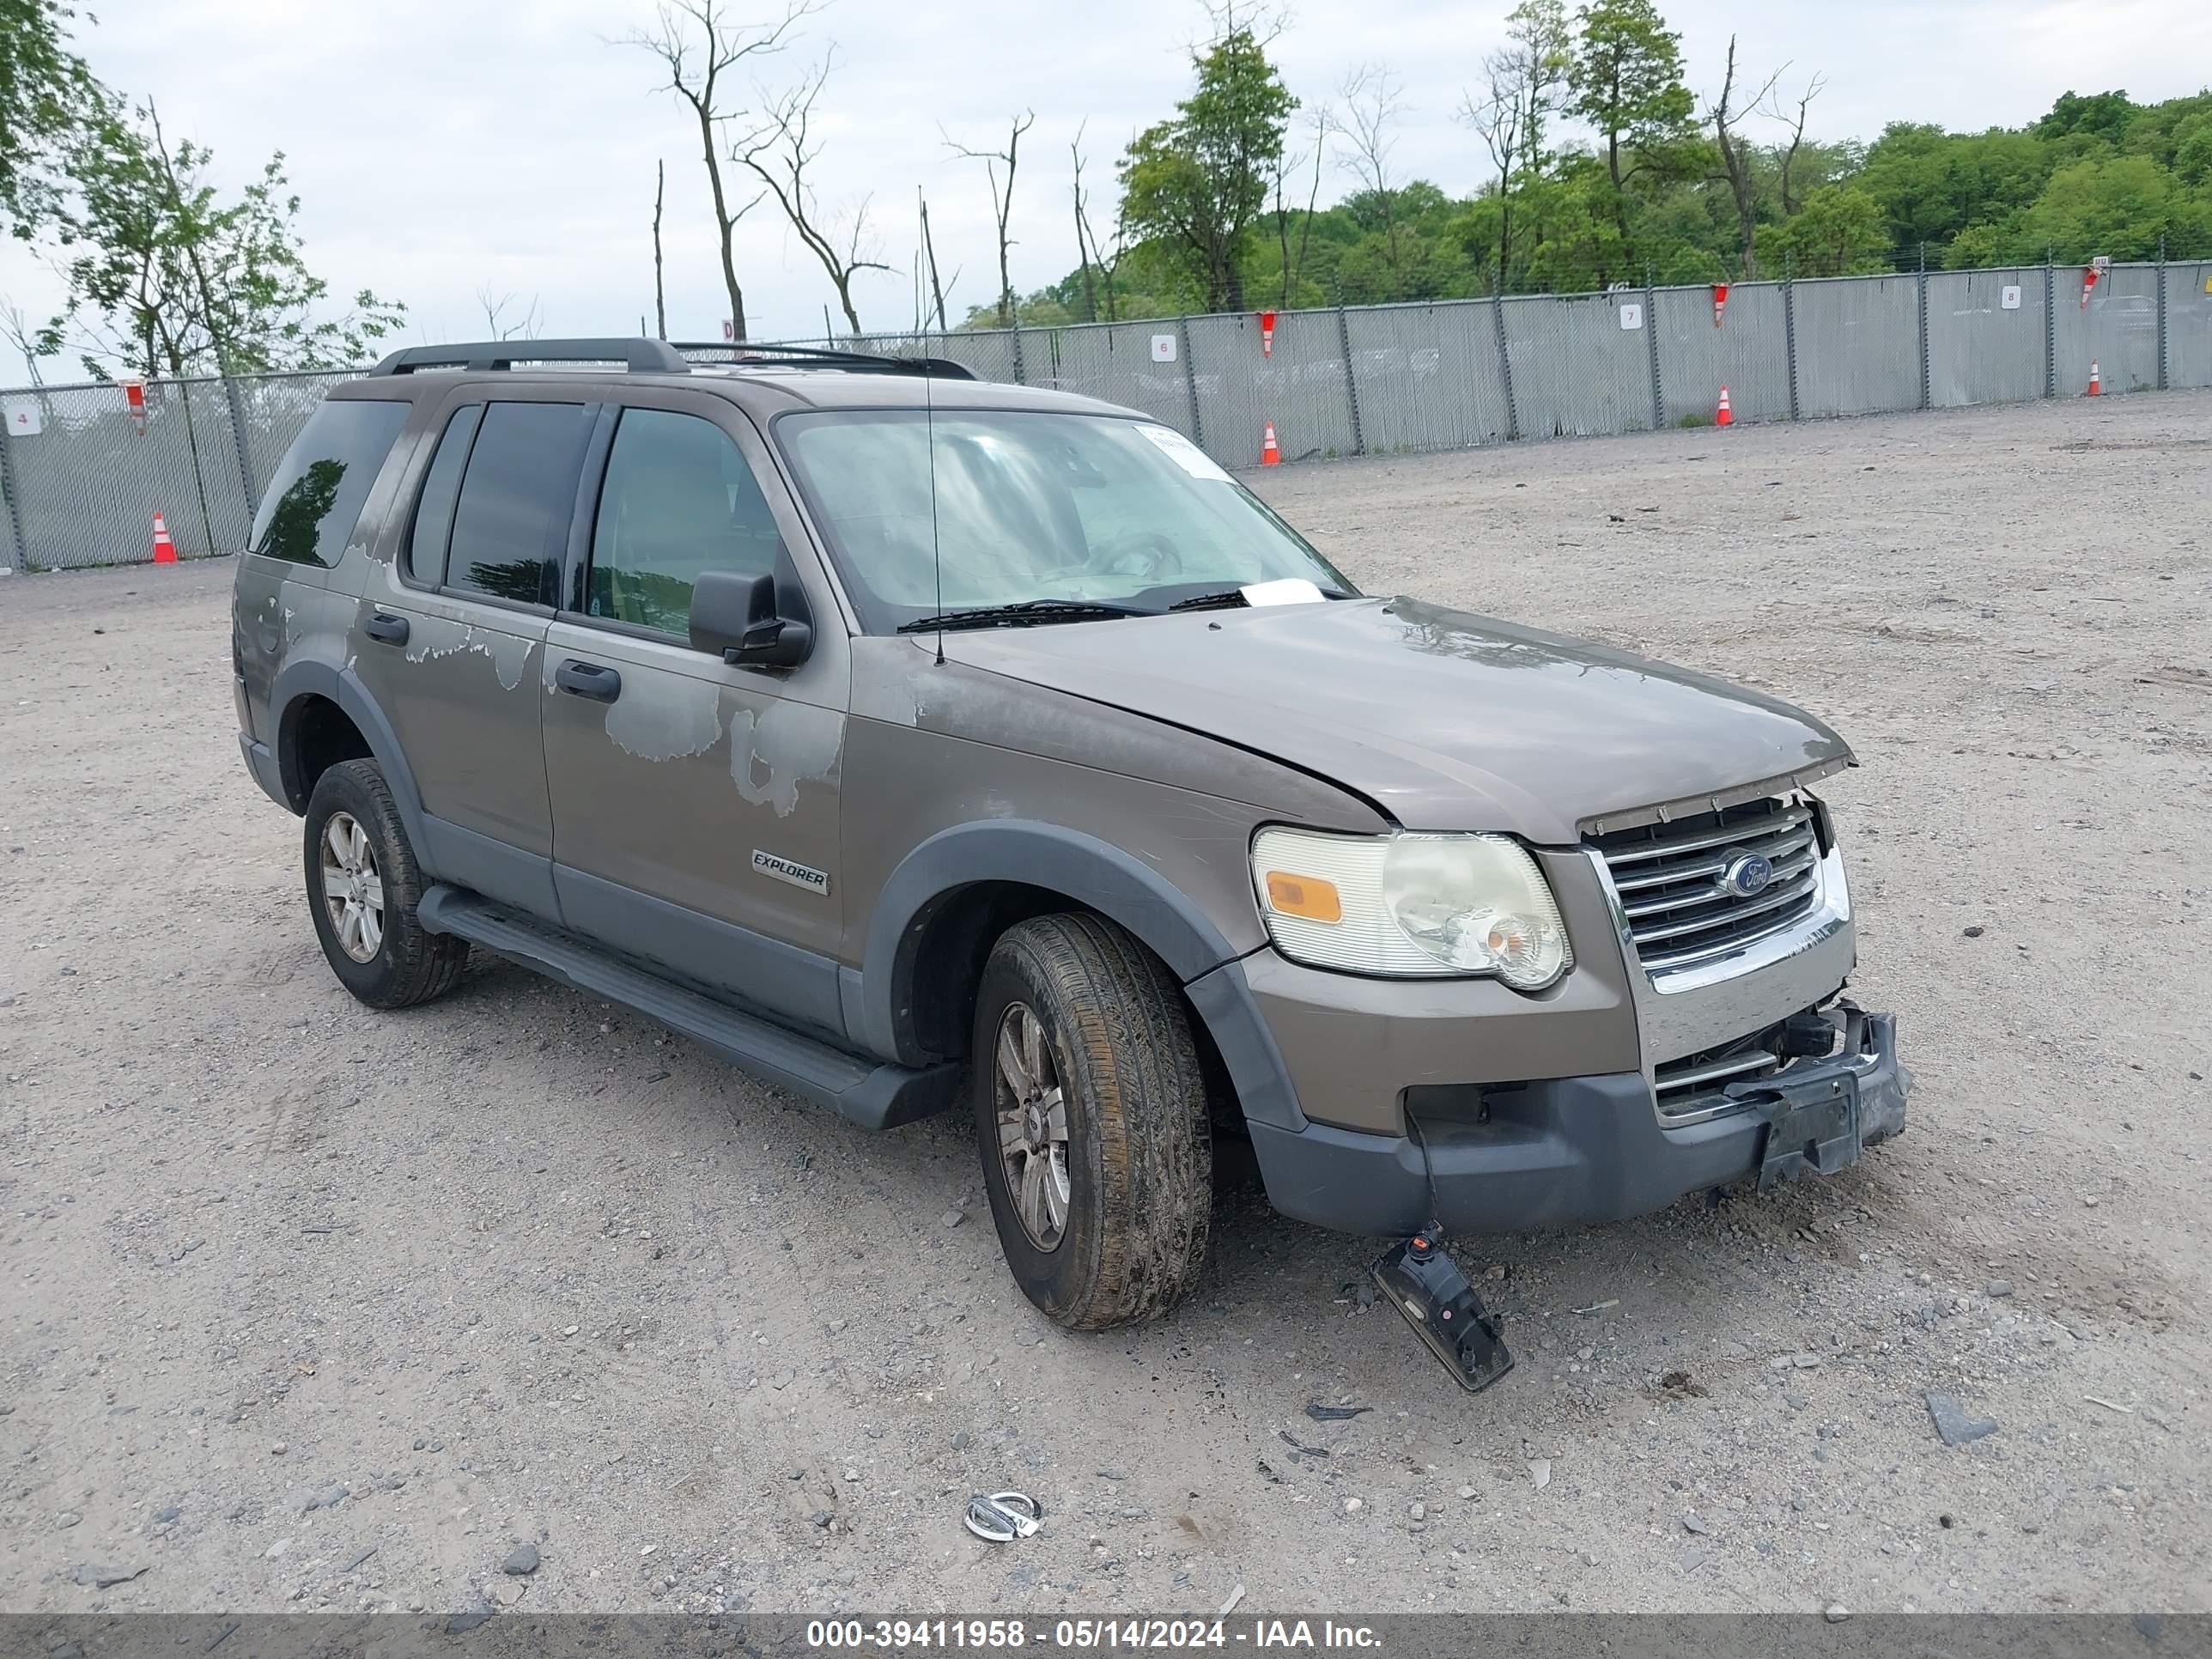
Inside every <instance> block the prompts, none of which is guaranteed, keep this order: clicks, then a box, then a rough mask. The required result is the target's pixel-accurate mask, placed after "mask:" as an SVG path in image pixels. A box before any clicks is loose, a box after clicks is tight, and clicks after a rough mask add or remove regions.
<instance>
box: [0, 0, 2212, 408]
mask: <svg viewBox="0 0 2212 1659" xmlns="http://www.w3.org/2000/svg"><path fill="white" fill-rule="evenodd" d="M737 3H738V6H739V7H740V11H739V14H738V15H750V14H747V13H745V12H744V11H743V10H742V7H743V5H744V0H737ZM780 8H781V0H759V12H760V15H763V17H765V16H768V15H771V14H773V13H775V12H777V11H779V10H780ZM1506 9H1508V8H1507V4H1506V3H1505V0H1449V3H1446V0H1301V3H1298V4H1297V6H1296V8H1295V10H1294V14H1293V16H1292V19H1291V26H1290V27H1289V29H1288V31H1287V32H1286V33H1285V34H1284V35H1283V37H1282V38H1281V40H1279V42H1278V43H1277V45H1276V46H1275V48H1274V55H1275V58H1276V61H1277V63H1278V64H1279V66H1280V68H1281V70H1282V72H1283V75H1284V77H1285V80H1286V82H1288V83H1289V85H1290V88H1291V90H1292V92H1293V93H1295V94H1297V95H1298V96H1299V97H1300V98H1302V99H1304V100H1307V101H1309V102H1311V101H1314V100H1331V99H1333V98H1334V96H1335V88H1336V86H1337V85H1338V83H1339V82H1340V81H1341V79H1342V77H1343V75H1344V72H1345V70H1346V67H1347V66H1348V65H1349V64H1353V63H1356V62H1360V61H1373V62H1380V63H1383V64H1389V66H1391V67H1392V68H1393V69H1395V70H1397V71H1398V72H1399V73H1400V74H1401V76H1402V77H1403V79H1404V82H1405V88H1406V92H1405V96H1406V100H1407V106H1408V107H1407V116H1406V119H1405V124H1404V128H1403V133H1402V137H1401V143H1400V147H1399V151H1398V160H1399V161H1400V163H1401V166H1402V167H1403V169H1404V170H1405V171H1406V172H1407V173H1408V174H1409V175H1416V176H1423V177H1426V178H1429V179H1434V180H1435V181H1436V182H1437V183H1438V184H1440V185H1443V186H1444V188H1445V189H1447V190H1449V191H1454V192H1462V191H1469V190H1471V189H1473V188H1474V185H1476V184H1477V183H1478V181H1479V179H1480V177H1481V174H1482V172H1483V164H1482V160H1481V152H1480V145H1479V143H1477V142H1476V141H1475V139H1474V137H1473V136H1472V135H1471V134H1469V133H1468V131H1466V129H1465V128H1463V127H1462V126H1461V125H1458V124H1457V123H1456V122H1455V120H1454V119H1453V112H1454V111H1455V108H1456V107H1457V106H1459V104H1460V102H1461V100H1462V90H1463V88H1466V87H1468V86H1470V85H1472V84H1474V82H1476V80H1477V79H1478V76H1479V73H1480V60H1481V58H1482V56H1483V54H1484V53H1485V52H1488V51H1490V50H1492V49H1493V48H1494V47H1495V46H1497V45H1498V43H1499V40H1500V39H1501V37H1502V30H1503V19H1504V13H1505V11H1506ZM1663 9H1664V10H1665V12H1666V15H1667V16H1668V20H1669V21H1670V22H1671V24H1672V25H1673V26H1674V27H1675V28H1676V29H1677V30H1679V31H1680V33H1681V36H1682V44H1683V50H1684V53H1685V56H1686V61H1687V67H1688V77H1689V81H1690V83H1691V85H1692V88H1695V89H1696V90H1697V91H1698V92H1699V94H1700V96H1701V97H1702V96H1704V95H1706V94H1710V93H1711V92H1712V91H1714V90H1715V89H1717V82H1718V79H1719V73H1720V68H1721V61H1722V58H1723V53H1724V52H1725V51H1726V49H1727V45H1728V38H1729V32H1730V30H1731V29H1733V30H1735V31H1736V32H1737V33H1739V34H1740V36H1741V45H1740V47H1739V56H1740V58H1741V61H1742V62H1743V63H1745V64H1747V65H1749V66H1751V67H1752V68H1753V70H1755V71H1756V72H1757V74H1758V76H1759V77H1760V78H1764V76H1765V73H1766V72H1767V71H1769V70H1772V69H1774V68H1776V67H1778V66H1780V65H1782V64H1784V63H1785V62H1786V63H1787V64H1789V65H1790V68H1789V70H1788V71H1787V73H1786V74H1785V76H1784V84H1785V86H1788V85H1794V84H1796V83H1800V82H1802V81H1803V80H1804V79H1805V77H1807V76H1809V75H1811V74H1813V73H1815V72H1817V73H1819V74H1820V75H1822V76H1826V80H1827V82H1828V85H1827V90H1826V93H1825V94H1823V95H1822V97H1821V98H1820V100H1819V101H1818V102H1817V103H1816V104H1815V105H1814V114H1813V119H1812V130H1813V131H1814V133H1815V134H1816V135H1817V136H1819V137H1873V136H1874V135H1875V133H1877V132H1878V131H1880V130H1881V126H1882V124H1883V123H1884V122H1886V121H1889V120H1893V119H1911V120H1923V121H1936V122H1941V123H1942V124H1944V125H1947V126H1950V127H1954V128H1966V129H1978V128H1980V127H1984V126H1988V125H1993V124H2000V123H2002V124H2006V125H2014V124H2017V123H2020V122H2022V121H2025V120H2028V119H2031V118H2033V117H2034V116H2036V115H2038V114H2039V113H2040V112H2043V111H2044V110H2045V109H2046V108H2047V107H2048V106H2050V104H2051V100H2053V99H2054V98H2055V97H2056V96H2057V94H2060V93H2062V92H2064V91H2066V90H2068V89H2069V88H2073V89H2075V90H2077V91H2082V92H2088V91H2094V90H2100V89H2102V88H2112V87H2124V88H2126V89H2127V90H2128V91H2129V92H2130V93H2131V94H2134V95H2135V96H2136V97H2137V98H2139V99H2146V100H2149V99H2158V98H2166V97H2171V96H2173V95H2176V94H2182V93H2188V92H2194V91H2197V90H2198V89H2199V88H2200V87H2201V85H2202V84H2203V81H2204V79H2205V76H2206V74H2207V66H2208V65H2212V8H2208V7H2207V6H2206V5H2205V4H2204V3H2203V0H1857V3H1848V4H1846V3H1835V0H1764V3H1759V4H1747V3H1742V0H1737V3H1735V4H1729V3H1725V0H1665V3H1664V5H1663ZM96 10H97V12H98V15H99V22H98V23H97V25H96V26H95V25H91V24H89V23H85V22H83V21H82V19H81V20H80V21H81V35H80V40H79V45H80V49H81V50H82V52H84V54H85V55H86V56H87V57H88V58H89V59H90V60H91V63H92V65H93V67H94V70H95V71H96V72H97V73H98V74H99V75H100V76H101V77H102V78H103V79H104V80H105V81H106V82H108V84H110V85H111V86H113V87H115V88H118V89H121V90H123V91H125V92H127V93H129V94H132V95H133V96H137V97H143V95H145V94H148V93H152V94H155V96H156V97H157V98H158V100H160V104H161V112H162V117H163V122H164V125H165V126H166V127H167V130H168V131H169V132H170V133H171V134H172V136H179V135H189V136H191V137H193V138H195V139H197V140H198V141H199V142H201V143H205V144H208V145H210V146H212V147H213V148H214V149H215V151H216V158H217V166H218V169H219V171H220V173H221V174H222V178H223V179H224V180H225V181H226V183H228V185H232V186H235V185H239V184H241V183H243V182H245V181H246V179H249V178H250V177H251V176H252V173H254V172H255V171H256V170H257V169H258V167H259V165H260V163H261V161H263V160H264V158H265V157H266V155H268V153H269V152H270V151H271V150H275V149H282V150H283V151H284V152H285V153H286V155H287V156H288V158H289V168H290V172H291V177H292V182H293V185H294V186H295V189H296V190H297V191H299V193H300V195H301V197H302V200H303V210H302V214H301V222H302V226H303V229H304V232H305V236H306V241H307V257H308V259H309V262H310V264H311V265H312V267H313V270H315V271H317V272H318V273H319V274H320V275H321V276H325V278H326V279H327V280H328V281H329V283H330V284H331V289H332V290H333V291H334V292H337V293H342V294H343V293H350V292H352V291H353V290H355V289H358V288H361V287H363V286H367V287H370V288H373V289H375V290H376V291H377V292H378V293H379V294H380V295H386V296H387V297H393V298H398V299H400V300H403V301H405V303H406V305H407V307H408V310H409V313H410V336H409V337H410V341H411V340H420V339H429V340H454V339H467V338H471V337H480V336H481V335H482V333H483V313H482V308H481V307H480V306H479V304H478V301H477V290H478V289H489V292H490V293H492V294H493V295H495V296H498V295H506V294H510V293H511V294H513V295H515V296H516V299H515V306H516V307H517V308H520V307H524V306H526V305H527V304H528V303H529V302H530V301H531V300H532V298H533V297H534V298H536V300H537V301H538V304H539V306H540V308H541V312H542V315H543V318H544V327H543V329H542V332H544V333H546V334H555V333H566V334H593V333H627V332H629V331H634V330H635V328H636V327H637V325H638V319H639V316H640V314H641V313H648V314H649V313H650V312H651V310H652V306H653V268H652V244H651V239H650V233H649V218H650V214H651V209H652V199H653V163H654V161H656V160H657V159H662V158H665V160H666V161H667V164H668V218H667V228H666V231H665V241H666V249H667V258H668V272H667V284H668V310H669V324H670V331H671V333H672V334H674V335H676V336H677V337H679V338H684V337H688V338H711V337H716V336H717V335H718V334H719V331H720V319H721V318H722V316H723V315H724V313H726V310H727V307H726V304H725V303H724V301H723V299H722V290H721V282H720V271H719V270H718V268H717V265H716V261H715V255H714V231H713V224H712V220H711V217H710V216H709V214H708V205H707V194H706V186H705V182H704V173H703V168H702V163H701V159H700V155H699V151H698V145H697V135H696V126H694V125H690V114H689V112H688V111H685V110H684V109H683V108H682V107H681V106H678V104H677V103H676V101H675V100H673V99H672V98H671V97H670V96H669V95H667V94H665V93H656V92H655V91H654V90H653V86H654V78H655V76H654V70H655V64H654V61H653V59H651V58H648V57H647V56H646V55H645V54H644V53H642V52H636V51H635V50H627V49H624V48H622V47H619V46H613V45H610V44H607V42H608V40H610V39H611V38H612V37H616V36H618V35H620V34H622V33H624V32H625V31H627V30H629V29H631V28H634V27H638V26H640V25H642V24H648V23H650V22H651V21H652V14H653V6H652V4H651V0H506V3H489V0H106V3H103V4H100V5H98V6H97V7H96ZM1204 26H1205V14H1204V12H1203V10H1202V9H1201V8H1200V5H1199V4H1198V3H1197V0H1114V3H1111V4H1107V5H1088V6H1073V5H1046V4H1043V3H1039V0H962V3H960V4H959V5H957V6H952V5H945V4H934V3H929V0H921V3H916V0H833V3H830V4H829V5H828V6H827V7H826V8H825V9H824V10H823V13H822V14H821V15H820V16H818V17H817V18H816V19H814V20H813V21H811V23H810V24H809V26H808V27H807V31H806V33H805V37H804V38H803V39H802V40H800V41H799V43H798V45H797V46H795V47H794V48H793V51H792V52H790V53H788V54H787V55H786V56H785V57H784V58H781V59H772V60H769V61H768V62H766V63H765V64H763V72H764V73H765V74H766V75H767V76H769V78H770V79H771V80H781V79H784V78H786V77H788V76H791V75H793V74H795V73H796V72H797V71H798V70H799V69H800V68H801V67H802V66H803V64H804V63H805V61H806V60H808V59H810V58H812V57H815V56H817V55H818V54H819V53H820V52H822V51H823V49H825V48H826V47H828V46H829V45H830V44H831V43H832V42H834V43H835V44H836V48H837V60H838V66H837V68H836V72H835V74H834V76H833V77H832V79H831V81H830V84H829V89H828V92H827V93H826V94H825V96H824V99H823V114H824V117H825V119H824V121H823V126H822V132H823V137H824V138H825V140H826V148H825V149H824V152H823V156H822V159H821V161H820V164H819V166H820V170H821V174H822V180H821V187H822V193H823V197H824V198H825V201H826V202H827V203H828V204H831V205H833V206H834V205H836V204H844V205H846V206H848V207H849V206H850V205H851V204H854V203H857V202H858V201H859V200H860V198H861V197H864V196H870V195H872V223H873V224H874V226H875V235H874V239H873V240H874V241H875V244H876V246H877V248H878V252H879V257H881V258H883V259H884V261H885V262H886V263H887V264H890V265H891V266H893V267H894V270H893V271H892V273H891V274H890V275H888V276H876V275H871V276H864V277H863V278H862V279H861V282H860V285H859V288H858V289H857V293H856V298H857V300H858V303H859V307H860V320H861V322H862V323H863V324H864V325H867V326H870V327H885V328H890V327H903V326H910V325H912V321H913V315H914V303H913V288H912V277H911V275H910V272H911V270H912V259H913V249H914V246H915V187H916V186H917V185H920V186H921V187H923V188H924V189H926V190H927V192H928V194H929V199H930V215H931V222H932V228H933V234H934V237H935V240H936V243H937V250H938V261H939V266H940V268H941V269H942V270H944V271H945V274H946V275H947V276H948V277H949V276H950V275H951V271H952V270H953V269H954V268H955V267H957V268H958V269H959V271H960V276H959V278H958V282H957V286H956V287H955V288H954V289H953V291H952V294H951V296H950V299H951V307H952V309H953V313H954V315H955V317H956V319H957V316H958V315H959V314H960V313H962V312H963V311H964V309H965V307H966V306H968V305H969V304H974V303H980V302H982V301H987V300H988V299H989V298H990V297H991V295H992V293H993V291H994V288H995V285H996V279H995V273H994V270H993V266H994V250H993V239H992V229H991V211H990V199H989V195H988V191H987V186H986V184H985V180H984V177H983V172H982V168H981V165H980V164H979V163H976V162H972V161H960V160H957V159H955V158H953V157H951V155H950V154H949V152H948V151H947V150H946V149H945V144H944V142H943V140H942V138H941V137H940V136H939V128H940V126H941V127H942V128H943V129H944V130H945V131H946V132H949V133H950V134H951V136H952V137H955V138H957V139H960V140H962V141H963V142H966V143H970V144H975V145H982V144H985V143H990V144H992V145H993V146H994V147H995V145H996V143H997V142H998V141H1000V140H1002V139H1003V137H1004V136H1005V127H1006V118H1007V117H1008V115H1009V114H1010V113H1012V112H1014V111H1016V110H1019V109H1024V108H1031V109H1034V110H1035V111H1036V126H1035V127H1034V128H1033V129H1032V130H1031V131H1030V133H1029V134H1028V136H1027V137H1025V138H1024V140H1023V144H1022V157H1021V159H1022V167H1021V173H1020V176H1019V179H1018V184H1017V187H1016V194H1015V211H1014V233H1015V236H1016V239H1017V242H1018V246H1016V247H1015V249H1014V252H1013V263H1014V281H1015V284H1016V286H1017V287H1018V289H1022V290H1024V291H1027V290H1029V289H1033V288H1036V287H1039V286H1041V285H1042V284H1043V283H1048V282H1051V281H1054V280H1056V279H1057V278H1059V277H1060V276H1063V275H1065V274H1066V272H1067V271H1068V270H1071V269H1073V266H1074V264H1075V242H1074V233H1073V228H1072V219H1071V216H1070V211H1069V204H1068V183H1069V176H1070V175H1069V161H1068V145H1069V142H1070V140H1071V139H1073V137H1074V136H1075V133H1076V129H1077V126H1078V124H1079V123H1081V122H1084V121H1085V119H1086V118H1087V120H1088V124H1089V125H1088V139H1087V149H1088V150H1089V152H1090V157H1091V163H1090V171H1089V173H1088V174H1087V177H1091V178H1095V179H1096V187H1097V192H1098V197H1097V200H1098V208H1097V211H1098V213H1099V214H1100V215H1102V216H1104V215H1106V214H1107V213H1109V211H1110V209H1109V203H1110V197H1111V179H1112V163H1113V160H1114V158H1115V155H1117V154H1118V152H1119V151H1120V149H1121V146H1122V145H1123V144H1124V143H1127V139H1128V137H1129V136H1130V135H1131V134H1132V133H1133V132H1134V131H1136V130H1137V129H1138V128H1139V127H1140V126H1143V125H1146V124H1147V123H1149V122H1151V121H1152V120H1155V119H1158V118H1159V117H1160V116H1162V115H1163V114H1164V113H1166V112H1168V111H1169V109H1170V106H1172V105H1173V103H1174V101H1175V100H1176V98H1177V97H1178V96H1180V95H1182V94H1183V93H1184V92H1185V91H1186V90H1187V88H1188V83H1189V78H1190V66H1189V55H1188V54H1189V45H1190V42H1191V40H1192V39H1193V38H1194V35H1195V34H1196V33H1199V32H1200V30H1202V29H1203V27H1204ZM1774 131H1779V130H1778V129H1774ZM1348 187H1349V180H1348V179H1347V178H1346V176H1345V175H1343V174H1342V173H1332V174H1331V175H1330V176H1328V178H1327V179H1325V181H1324V185H1323V199H1324V200H1327V199H1328V198H1329V197H1331V196H1332V195H1334V194H1339V193H1341V192H1342V191H1344V190H1345V189H1346V188H1348ZM738 271H739V277H740V280H741V281H742V282H743V283H744V287H745V294H746V304H747V307H748V310H749V312H750V320H751V324H752V331H753V334H754V336H755V337H757V338H765V339H773V338H778V337H797V336H800V335H809V334H811V335H815V336H817V337H818V336H819V334H820V333H821V331H822V307H823V301H828V300H830V299H832V297H833V296H832V295H831V293H830V289H829V283H827V281H826V280H825V279H824V277H823V275H822V273H821V270H820V269H819V268H818V266H817V265H816V264H814V263H813V261H812V258H811V256H810V255H809V254H808V253H807V252H806V251H805V249H804V248H803V247H801V246H799V245H798V243H797V242H796V240H795V239H793V237H792V236H791V235H790V234H789V233H788V231H787V228H785V226H784V225H783V223H782V222H781V220H780V218H779V217H778V216H777V214H776V212H775V204H773V202H769V203H764V204H762V206H761V207H759V208H758V209H757V210H755V211H754V212H753V213H752V214H751V216H750V217H748V218H747V219H745V220H744V222H742V223H741V224H740V226H739V228H738ZM0 297H5V298H9V299H13V300H15V301H17V302H19V303H21V305H22V306H23V307H24V308H25V309H26V310H27V311H28V312H30V313H33V315H34V316H38V315H44V314H46V313H50V312H51V311H52V308H53V307H54V306H55V305H56V304H57V303H58V301H59V299H60V298H61V293H60V286H59V284H58V283H56V282H55V281H54V280H53V278H52V276H50V275H49V274H48V273H47V272H46V271H45V270H42V269H40V266H39V264H37V263H36V262H35V261H34V260H33V259H32V258H30V257H29V256H28V255H27V254H26V253H25V252H22V251H21V249H20V248H18V247H17V246H15V245H13V244H9V245H8V246H6V247H5V248H4V249H0ZM66 367H67V368H69V369H70V370H71V371H73V368H74V360H73V358H72V359H71V360H70V363H69V364H68V365H67V366H66ZM20 368H21V363H20V362H19V361H18V360H16V359H15V357H14V356H13V354H12V353H7V354H5V355H0V380H4V381H7V382H10V383H13V382H15V381H17V380H19V378H20V376H19V370H20ZM64 368H65V366H64V364H54V365H50V366H49V370H48V374H49V378H50V379H64V378H74V377H75V376H74V373H73V372H70V373H64Z"/></svg>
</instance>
